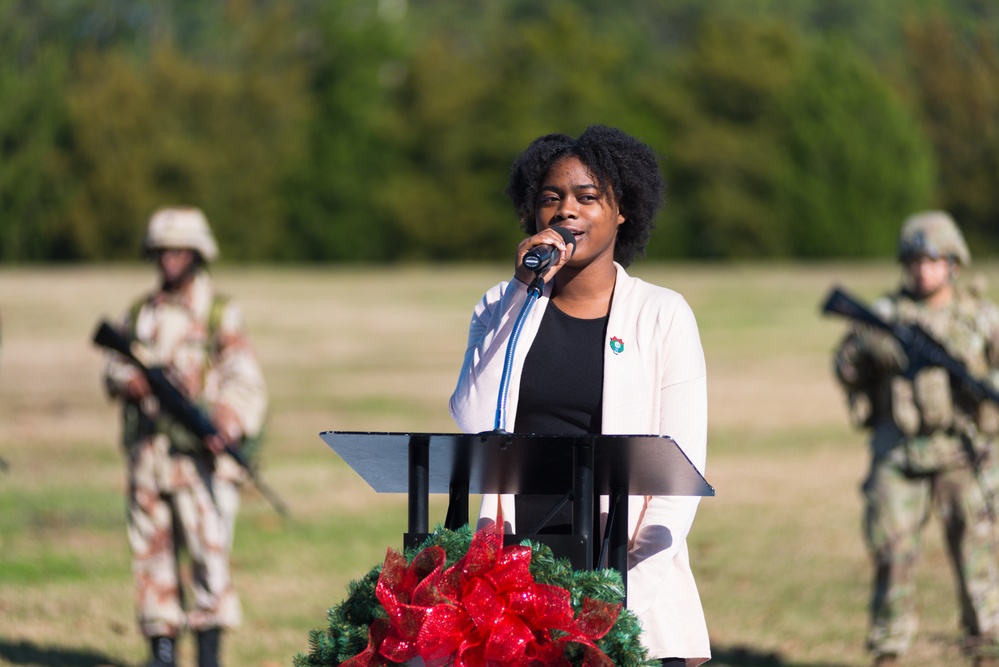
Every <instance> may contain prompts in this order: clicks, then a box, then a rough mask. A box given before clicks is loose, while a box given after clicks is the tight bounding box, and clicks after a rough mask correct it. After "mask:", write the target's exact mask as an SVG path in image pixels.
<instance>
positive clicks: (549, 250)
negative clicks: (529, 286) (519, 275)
mask: <svg viewBox="0 0 999 667" xmlns="http://www.w3.org/2000/svg"><path fill="white" fill-rule="evenodd" d="M549 229H554V230H555V231H556V232H558V234H559V236H561V237H562V240H563V241H565V244H566V245H567V246H572V247H573V252H575V248H576V237H575V236H573V235H572V232H570V231H569V230H568V229H565V228H563V227H549ZM561 252H562V251H561V250H559V249H558V247H556V246H553V245H547V244H545V245H539V246H534V247H533V248H531V249H530V250H528V251H527V254H525V255H524V259H523V260H522V265H523V267H524V268H525V269H528V270H529V271H534V272H536V273H539V272H541V271H544V270H545V269H547V268H548V267H549V266H551V264H552V262H555V261H557V259H558V256H559V254H561Z"/></svg>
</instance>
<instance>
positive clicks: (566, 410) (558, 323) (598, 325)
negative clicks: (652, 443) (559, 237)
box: [514, 302, 608, 534]
mask: <svg viewBox="0 0 999 667" xmlns="http://www.w3.org/2000/svg"><path fill="white" fill-rule="evenodd" d="M607 319H608V318H607V316H606V315H605V316H604V317H598V318H596V319H592V320H582V319H579V318H576V317H572V316H570V315H566V314H565V313H563V312H562V311H561V310H559V309H558V308H557V307H556V306H555V304H554V303H551V302H549V303H548V308H547V310H546V311H545V314H544V317H543V318H542V319H541V326H540V328H539V329H538V334H537V336H536V337H535V339H534V343H533V344H532V345H531V349H530V350H529V351H528V352H527V357H526V359H525V360H524V370H523V373H522V374H521V378H520V398H519V400H518V403H517V421H516V424H515V426H514V432H515V433H522V434H528V433H535V434H541V435H575V434H584V433H589V434H599V433H600V431H601V425H602V419H601V411H602V408H603V386H604V349H603V347H604V344H605V343H604V339H605V338H606V335H607ZM559 500H560V499H559V497H558V496H535V495H518V496H517V497H516V500H515V503H516V511H517V527H518V528H517V529H518V532H522V533H527V532H529V531H533V530H534V528H535V527H536V526H537V525H538V523H540V521H541V520H542V519H543V518H544V516H545V514H547V513H548V511H549V510H550V509H551V508H552V507H553V506H554V505H555V504H557V503H558V502H559ZM571 527H572V505H571V503H566V504H565V505H564V506H563V507H562V508H561V509H560V510H559V512H558V513H557V514H556V515H555V516H554V517H553V518H552V519H550V520H549V521H548V523H547V526H546V528H545V529H543V530H540V531H538V532H539V533H562V534H566V533H569V532H571Z"/></svg>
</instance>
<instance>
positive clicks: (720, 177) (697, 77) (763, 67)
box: [659, 17, 804, 258]
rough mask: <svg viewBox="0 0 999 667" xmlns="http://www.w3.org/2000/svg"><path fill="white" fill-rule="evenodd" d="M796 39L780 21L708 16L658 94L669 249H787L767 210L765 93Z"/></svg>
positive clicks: (785, 73)
mask: <svg viewBox="0 0 999 667" xmlns="http://www.w3.org/2000/svg"><path fill="white" fill-rule="evenodd" d="M802 58H804V45H803V44H802V43H801V41H800V39H799V38H798V37H797V35H796V34H795V33H794V32H793V31H792V30H791V29H790V28H789V27H787V26H785V25H783V24H780V23H774V22H767V23H748V22H744V21H729V20H727V19H723V18H719V17H709V18H708V19H706V20H705V22H704V24H703V25H702V27H701V30H700V33H699V35H698V39H697V41H696V43H695V45H694V48H693V50H692V51H691V53H690V54H689V56H688V57H687V58H686V59H685V61H684V63H683V65H682V66H681V67H680V70H679V73H678V79H677V83H678V88H677V89H676V90H675V91H673V94H672V95H663V96H662V97H661V98H660V100H659V102H660V104H661V105H662V107H661V113H662V116H663V118H664V120H665V122H666V123H667V125H668V127H669V129H670V134H671V136H672V138H671V141H670V145H669V146H668V147H667V153H666V167H667V168H666V176H667V184H668V188H669V189H668V197H669V201H670V202H672V203H671V204H668V205H669V206H671V207H672V211H671V213H670V216H672V217H673V219H675V220H678V224H679V225H680V226H681V227H680V228H678V229H677V228H673V229H670V230H669V231H670V236H671V237H672V239H673V247H674V249H676V251H677V252H678V253H679V254H687V253H690V254H693V255H695V256H699V257H714V258H723V257H750V256H761V255H762V256H780V255H787V254H789V253H790V251H791V244H790V240H789V236H788V230H787V229H786V225H785V223H786V221H784V220H781V219H779V218H778V217H776V216H775V215H774V213H773V202H774V200H775V198H776V194H777V193H776V191H775V186H776V183H777V180H778V178H779V174H781V173H782V172H783V171H784V169H785V167H784V163H783V160H784V159H785V156H784V155H782V154H781V152H780V150H779V133H778V128H776V127H775V126H774V123H773V100H774V99H775V98H776V97H777V96H779V95H781V94H783V93H784V91H785V90H786V89H787V87H788V86H789V85H790V84H791V82H792V80H793V77H794V72H795V69H796V66H797V65H796V64H797V63H798V62H800V61H801V59H802Z"/></svg>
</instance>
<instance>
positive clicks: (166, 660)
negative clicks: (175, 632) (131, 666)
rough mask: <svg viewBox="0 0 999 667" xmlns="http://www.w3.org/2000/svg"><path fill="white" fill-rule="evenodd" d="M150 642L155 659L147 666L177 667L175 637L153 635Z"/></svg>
mask: <svg viewBox="0 0 999 667" xmlns="http://www.w3.org/2000/svg"><path fill="white" fill-rule="evenodd" d="M149 643H150V648H152V650H153V659H152V660H151V661H149V664H148V665H146V667H176V665H177V657H176V654H175V652H174V649H175V648H176V647H175V642H174V638H173V637H153V638H152V639H151V640H150V642H149Z"/></svg>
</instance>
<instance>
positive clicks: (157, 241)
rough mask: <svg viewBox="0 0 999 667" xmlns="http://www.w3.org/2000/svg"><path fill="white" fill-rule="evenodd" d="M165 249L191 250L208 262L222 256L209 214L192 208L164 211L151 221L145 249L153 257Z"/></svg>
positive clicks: (155, 214)
mask: <svg viewBox="0 0 999 667" xmlns="http://www.w3.org/2000/svg"><path fill="white" fill-rule="evenodd" d="M161 248H190V249H191V250H194V251H195V252H197V253H198V254H199V255H201V258H202V259H203V260H204V261H206V262H211V261H213V260H214V259H215V258H216V257H218V254H219V248H218V245H217V244H216V243H215V237H214V236H212V230H211V228H210V227H209V226H208V219H207V218H206V217H205V214H204V213H202V211H201V209H199V208H194V207H188V206H181V207H167V208H161V209H159V210H157V211H156V212H155V213H153V215H152V217H151V218H149V226H148V227H147V228H146V237H145V239H144V240H143V242H142V250H143V252H144V253H146V254H149V253H151V252H153V251H154V250H158V249H161Z"/></svg>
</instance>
